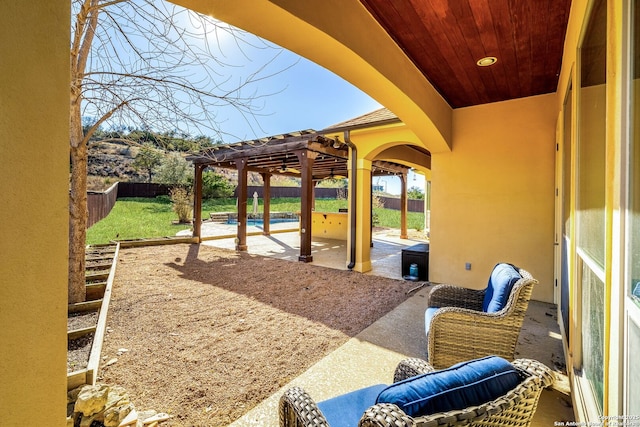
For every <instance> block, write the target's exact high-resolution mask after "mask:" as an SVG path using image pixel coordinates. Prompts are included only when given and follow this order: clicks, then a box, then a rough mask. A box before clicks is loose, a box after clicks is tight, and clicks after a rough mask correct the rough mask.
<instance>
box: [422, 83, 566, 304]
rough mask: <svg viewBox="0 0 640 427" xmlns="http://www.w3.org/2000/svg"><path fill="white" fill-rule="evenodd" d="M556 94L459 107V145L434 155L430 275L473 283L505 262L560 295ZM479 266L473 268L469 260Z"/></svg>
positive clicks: (548, 293)
mask: <svg viewBox="0 0 640 427" xmlns="http://www.w3.org/2000/svg"><path fill="white" fill-rule="evenodd" d="M554 102H555V95H553V94H551V95H542V96H537V97H532V98H526V99H517V100H512V101H505V102H499V103H493V104H487V105H482V106H477V107H469V108H462V109H458V110H455V111H454V127H453V147H454V149H453V151H452V152H451V153H437V154H434V155H433V161H432V170H431V173H432V176H431V180H432V181H431V182H432V187H431V191H432V193H431V246H430V259H429V278H430V279H431V280H433V281H435V282H447V283H456V284H460V285H463V286H467V287H471V288H477V289H480V288H483V287H485V286H486V284H487V279H488V277H489V273H490V272H491V269H492V268H493V266H494V265H495V264H496V263H498V262H501V261H505V262H511V263H514V264H516V265H518V266H520V267H522V268H524V269H525V270H528V271H529V272H530V273H531V274H532V275H533V276H534V277H535V278H536V279H538V280H539V281H540V284H539V285H538V286H537V287H536V288H535V289H534V292H533V298H534V299H537V300H541V301H548V302H552V301H553V293H554V285H553V244H554V240H553V238H554V235H553V230H554V222H553V221H554V163H555V158H554V156H555V123H556V116H557V111H556V110H555V104H554ZM467 262H469V263H471V270H465V263H467Z"/></svg>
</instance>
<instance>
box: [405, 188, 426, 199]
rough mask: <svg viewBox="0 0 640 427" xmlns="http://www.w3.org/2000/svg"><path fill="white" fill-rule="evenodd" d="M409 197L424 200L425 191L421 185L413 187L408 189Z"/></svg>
mask: <svg viewBox="0 0 640 427" xmlns="http://www.w3.org/2000/svg"><path fill="white" fill-rule="evenodd" d="M407 197H408V198H410V199H413V200H424V191H422V188H420V187H415V186H414V187H411V188H409V189H408V190H407Z"/></svg>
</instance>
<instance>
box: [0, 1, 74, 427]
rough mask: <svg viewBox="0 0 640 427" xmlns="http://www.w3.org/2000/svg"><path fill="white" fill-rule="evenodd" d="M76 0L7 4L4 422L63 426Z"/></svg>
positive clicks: (1, 249)
mask: <svg viewBox="0 0 640 427" xmlns="http://www.w3.org/2000/svg"><path fill="white" fill-rule="evenodd" d="M69 22H70V21H69V1H68V0H62V1H55V2H52V1H45V0H42V1H26V2H25V1H17V2H13V1H11V2H2V4H1V5H0V58H2V59H1V60H0V81H1V82H2V84H0V135H2V142H0V160H1V162H2V165H1V166H0V195H1V196H2V203H0V218H2V222H1V224H2V225H0V227H1V232H2V238H1V239H0V272H1V274H0V281H1V282H0V325H1V327H0V348H2V351H1V352H0V353H1V354H0V379H1V382H2V387H0V425H3V426H24V425H30V426H63V425H66V424H65V415H66V414H65V410H66V354H67V353H66V351H67V337H66V317H67V316H66V311H67V257H68V255H67V248H68V244H67V242H68V231H67V230H68V214H67V212H68V209H67V207H68V182H69V179H68V174H69V149H68V144H69V143H68V140H69V139H68V138H69V130H68V129H69V113H68V107H69Z"/></svg>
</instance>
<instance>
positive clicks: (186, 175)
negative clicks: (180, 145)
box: [154, 153, 193, 187]
mask: <svg viewBox="0 0 640 427" xmlns="http://www.w3.org/2000/svg"><path fill="white" fill-rule="evenodd" d="M192 181H193V166H192V165H191V164H190V163H189V162H188V161H187V160H186V159H185V158H184V157H182V156H181V155H180V153H169V155H167V156H166V157H165V158H164V159H162V164H161V165H160V167H159V168H158V170H157V171H156V174H155V179H154V182H157V183H160V184H171V185H178V186H183V187H186V186H188V185H190V184H191V182H192Z"/></svg>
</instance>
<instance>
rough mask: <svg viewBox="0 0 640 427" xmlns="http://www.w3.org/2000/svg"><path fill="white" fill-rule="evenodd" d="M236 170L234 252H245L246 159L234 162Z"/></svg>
mask: <svg viewBox="0 0 640 427" xmlns="http://www.w3.org/2000/svg"><path fill="white" fill-rule="evenodd" d="M235 164H236V168H237V169H238V234H237V238H236V250H237V251H246V250H247V197H248V195H247V167H246V166H247V158H246V157H243V158H240V159H237V160H236V161H235Z"/></svg>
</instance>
